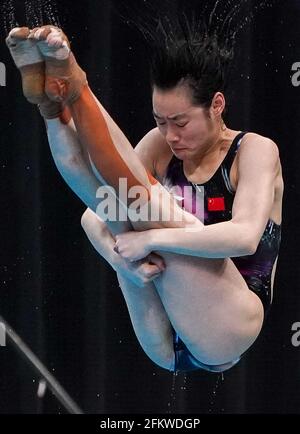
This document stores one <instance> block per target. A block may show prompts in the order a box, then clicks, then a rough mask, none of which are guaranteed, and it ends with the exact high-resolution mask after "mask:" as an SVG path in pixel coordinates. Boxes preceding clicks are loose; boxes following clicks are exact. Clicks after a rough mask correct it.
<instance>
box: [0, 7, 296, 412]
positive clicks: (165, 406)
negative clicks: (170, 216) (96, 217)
mask: <svg viewBox="0 0 300 434" xmlns="http://www.w3.org/2000/svg"><path fill="white" fill-rule="evenodd" d="M119 3H120V2H117V1H113V0H111V1H109V0H106V1H101V0H99V1H96V0H85V1H82V2H80V3H75V4H74V3H73V2H72V1H61V2H59V7H58V8H57V10H55V8H54V7H53V5H52V6H51V2H42V1H40V2H30V1H29V2H23V1H15V2H13V1H2V2H0V4H1V6H2V9H1V14H2V16H1V31H2V33H1V43H0V61H1V62H3V63H4V64H5V65H6V68H7V83H6V86H5V87H0V118H1V123H0V143H1V146H0V174H1V182H0V186H1V187H0V188H1V232H0V237H1V238H0V243H1V249H0V272H1V276H0V277H1V280H0V285H1V292H0V294H1V298H0V314H1V315H3V317H4V318H5V319H6V320H7V321H8V322H9V323H10V324H11V325H12V327H13V328H14V329H15V330H16V331H17V332H18V333H19V334H20V335H21V337H22V338H23V339H24V340H25V342H26V343H27V344H28V345H29V346H30V347H31V349H32V350H33V351H34V352H35V353H36V354H37V355H38V357H39V358H40V359H41V360H42V361H43V362H44V363H45V365H46V366H47V367H48V369H49V370H50V371H51V372H52V373H53V374H54V375H55V376H56V378H57V379H58V381H59V382H60V383H61V384H62V385H63V386H64V387H65V388H66V390H67V391H68V392H69V393H70V395H71V396H72V397H73V399H74V400H75V401H76V402H77V403H78V405H79V406H81V408H82V409H83V410H84V411H85V412H86V413H124V414H125V413H173V414H174V413H297V414H298V413H300V347H296V346H293V345H292V342H291V338H292V334H293V332H292V330H291V327H292V324H293V323H294V322H297V321H300V296H299V289H300V282H299V278H300V275H299V270H300V266H299V265H300V257H299V247H298V245H299V240H300V234H299V223H298V222H299V219H300V207H299V204H300V202H299V187H300V179H299V176H300V151H299V133H300V127H299V122H300V111H299V109H298V105H299V104H300V99H299V96H300V87H295V86H293V85H292V82H291V76H292V74H293V73H292V71H291V68H292V65H293V63H294V62H300V33H299V25H300V2H299V0H288V1H278V2H277V4H276V5H275V6H274V7H273V8H268V9H265V10H264V11H261V12H259V13H258V14H257V16H256V17H255V19H254V20H253V21H252V22H251V24H250V25H249V26H246V27H245V28H244V29H243V31H242V32H241V33H240V34H239V36H238V40H237V47H236V57H235V60H234V62H233V65H232V66H233V71H232V78H231V83H230V84H231V86H230V93H229V95H228V102H229V115H228V124H229V126H230V127H231V128H234V129H238V130H250V131H255V132H257V133H260V134H262V135H265V136H268V137H271V138H272V139H273V140H274V141H275V142H276V143H277V144H278V146H279V149H280V155H281V161H282V167H283V176H284V181H285V196H284V204H283V232H282V244H281V252H280V258H279V262H278V271H277V276H276V280H275V288H274V289H275V296H274V304H273V308H272V313H271V315H270V317H269V319H268V322H267V324H266V327H265V329H264V330H263V332H262V334H261V335H260V337H259V338H258V340H257V342H256V343H255V345H254V346H253V348H252V349H251V350H250V351H249V352H248V354H247V357H245V358H244V359H243V360H242V361H241V362H240V363H239V364H238V365H237V366H236V367H234V368H233V369H232V370H230V371H228V372H226V373H224V375H223V376H222V375H219V374H210V373H207V372H204V371H197V372H194V373H191V374H188V375H180V376H177V377H176V378H175V377H174V376H173V375H172V374H171V373H169V372H167V371H164V370H162V369H160V368H159V367H157V366H155V365H154V364H153V363H152V362H151V361H150V360H149V359H148V358H147V356H146V355H145V354H144V353H143V351H142V349H141V348H140V346H139V344H138V342H137V340H136V338H135V335H134V333H133V330H132V327H131V324H130V320H129V316H128V313H127V309H126V306H125V303H124V300H123V298H122V295H121V292H120V290H119V288H118V284H117V280H116V278H115V275H114V272H113V271H112V270H111V269H110V267H109V266H108V265H107V263H105V261H104V260H102V259H101V258H100V257H99V256H97V254H96V253H95V251H94V250H93V249H92V247H91V245H90V244H89V242H88V240H87V239H86V237H85V235H84V233H83V231H82V229H81V226H80V217H81V214H82V212H83V211H84V209H85V207H84V206H83V205H82V203H81V202H80V201H79V200H78V199H77V197H75V196H74V195H73V193H72V192H71V190H69V188H68V187H67V186H66V185H65V183H64V182H63V180H62V179H61V177H60V175H59V174H58V172H57V170H56V168H55V166H54V163H53V161H52V158H51V155H50V152H49V148H48V145H47V141H46V134H45V130H44V125H43V121H42V119H41V118H40V117H39V114H38V113H37V110H36V108H35V107H33V106H31V105H30V104H28V103H27V102H26V101H25V99H24V98H23V97H22V93H21V86H20V77H19V73H18V71H17V70H16V68H15V67H14V64H13V62H12V60H11V59H10V57H9V53H8V50H7V48H6V46H5V43H4V36H5V33H6V32H7V31H8V30H9V29H10V28H11V27H12V26H13V25H15V22H13V21H14V19H15V20H17V21H18V23H19V24H25V23H27V24H29V25H31V24H37V23H36V22H34V20H35V19H36V18H34V17H35V16H36V15H37V14H38V8H37V4H43V9H42V10H43V14H44V15H43V21H44V22H45V23H46V22H47V21H48V22H49V19H50V18H51V20H52V22H58V23H60V25H62V26H63V28H64V30H65V31H66V33H67V34H68V35H69V36H70V38H71V41H72V46H73V51H74V52H75V54H76V55H77V57H78V59H79V61H80V64H81V66H82V67H83V68H84V69H85V70H86V71H87V73H88V77H89V82H90V85H91V87H92V89H93V90H94V92H95V93H96V95H97V96H98V97H99V99H100V100H101V101H102V103H103V104H104V105H105V107H106V108H107V109H108V110H109V112H110V113H111V114H112V115H113V117H114V119H115V120H116V121H117V123H118V124H119V125H120V126H121V128H122V129H123V130H124V131H125V133H126V134H127V136H128V137H129V139H130V140H131V142H132V144H133V145H135V144H136V143H137V142H138V140H139V139H140V138H141V137H142V136H143V135H144V134H145V133H146V132H147V131H148V130H149V129H151V128H152V127H153V125H154V123H153V120H152V116H151V94H150V89H149V80H148V63H147V50H146V48H145V44H144V42H143V38H142V37H141V35H140V34H139V32H138V31H137V30H136V29H135V28H133V27H130V26H128V25H126V24H125V23H124V21H122V20H121V19H120V17H119V15H118V14H116V13H115V12H114V10H113V6H116V5H119ZM128 3H129V4H130V7H132V8H133V6H137V7H140V8H142V5H143V3H144V2H143V1H138V0H135V1H132V0H131V1H130V2H128ZM148 3H151V1H150V2H148ZM161 3H163V1H162V2H161ZM171 3H172V5H173V6H174V7H176V4H177V2H176V1H173V2H171ZM178 3H179V1H178ZM185 3H186V4H188V6H189V7H190V8H194V9H195V10H199V8H200V6H201V1H188V0H186V2H185ZM252 3H253V2H252ZM10 4H12V5H13V6H14V13H15V18H11V20H10V21H11V22H10V23H9V20H8V12H7V11H8V9H7V7H9V5H10ZM26 4H27V6H28V5H30V4H35V8H34V9H32V10H31V11H30V10H29V9H27V10H29V13H27V17H26V16H25V5H26ZM248 4H249V7H251V1H249V2H248ZM49 5H50V6H49ZM4 6H5V7H6V9H5V8H4ZM51 11H52V15H51V13H50V12H51ZM132 13H133V14H134V13H136V12H132ZM132 16H133V17H134V15H132ZM40 22H41V17H40ZM258 205H259V204H258ZM38 381H39V378H38V377H37V376H36V374H35V372H34V371H33V370H32V369H31V368H30V366H29V365H28V364H26V362H25V361H24V360H23V359H22V358H21V357H20V356H19V354H17V353H16V352H15V349H14V348H13V347H12V346H11V345H10V344H9V343H8V345H7V346H6V347H0V413H1V414H5V413H65V409H64V408H62V406H61V405H59V403H58V401H57V400H56V398H55V397H54V396H53V395H52V394H51V393H49V392H48V393H46V396H45V398H44V399H43V400H40V399H39V398H37V395H36V392H37V387H38Z"/></svg>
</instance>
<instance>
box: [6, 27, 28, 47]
mask: <svg viewBox="0 0 300 434" xmlns="http://www.w3.org/2000/svg"><path fill="white" fill-rule="evenodd" d="M29 33H30V30H29V28H28V27H15V28H14V29H12V30H11V31H10V32H9V34H8V36H7V38H6V44H7V45H8V46H9V47H13V46H16V45H17V42H18V41H24V40H25V39H27V38H28V36H29Z"/></svg>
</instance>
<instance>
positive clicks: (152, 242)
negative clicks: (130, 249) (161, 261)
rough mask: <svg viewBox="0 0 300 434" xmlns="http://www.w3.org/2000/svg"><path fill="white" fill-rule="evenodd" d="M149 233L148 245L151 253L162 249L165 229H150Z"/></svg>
mask: <svg viewBox="0 0 300 434" xmlns="http://www.w3.org/2000/svg"><path fill="white" fill-rule="evenodd" d="M148 232H149V238H148V245H149V249H150V251H154V250H159V248H160V247H161V241H162V235H163V229H150V230H149V231H148Z"/></svg>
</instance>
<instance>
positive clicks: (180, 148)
mask: <svg viewBox="0 0 300 434" xmlns="http://www.w3.org/2000/svg"><path fill="white" fill-rule="evenodd" d="M172 149H173V151H184V150H185V149H187V148H183V147H176V148H174V147H172Z"/></svg>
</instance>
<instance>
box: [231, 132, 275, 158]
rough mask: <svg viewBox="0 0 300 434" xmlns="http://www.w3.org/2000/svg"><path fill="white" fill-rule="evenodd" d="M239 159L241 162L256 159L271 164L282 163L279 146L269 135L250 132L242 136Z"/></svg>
mask: <svg viewBox="0 0 300 434" xmlns="http://www.w3.org/2000/svg"><path fill="white" fill-rule="evenodd" d="M237 161H238V163H240V164H246V163H247V161H248V162H249V163H251V162H253V163H254V162H255V161H256V162H257V163H259V162H261V163H266V164H269V165H270V166H274V165H276V166H278V165H280V157H279V148H278V146H277V144H276V143H275V142H274V141H273V140H272V139H270V138H269V137H265V136H262V135H260V134H256V133H252V132H249V133H246V134H245V135H244V137H243V138H242V141H241V144H240V147H239V151H238V153H237Z"/></svg>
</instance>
